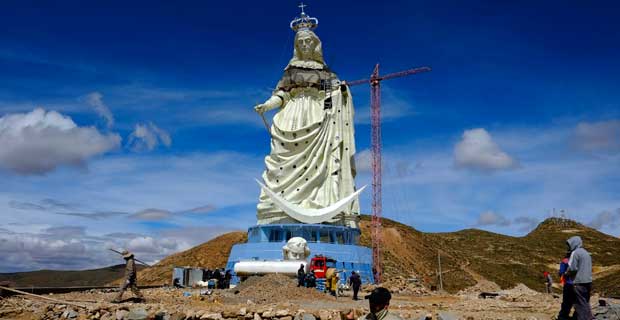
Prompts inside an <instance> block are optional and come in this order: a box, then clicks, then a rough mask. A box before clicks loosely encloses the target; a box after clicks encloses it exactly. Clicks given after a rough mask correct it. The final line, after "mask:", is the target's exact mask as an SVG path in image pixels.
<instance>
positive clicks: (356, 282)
mask: <svg viewBox="0 0 620 320" xmlns="http://www.w3.org/2000/svg"><path fill="white" fill-rule="evenodd" d="M349 282H350V283H351V286H352V287H356V288H359V287H360V286H361V285H362V278H360V275H359V274H357V273H354V274H352V275H351V276H350V277H349Z"/></svg>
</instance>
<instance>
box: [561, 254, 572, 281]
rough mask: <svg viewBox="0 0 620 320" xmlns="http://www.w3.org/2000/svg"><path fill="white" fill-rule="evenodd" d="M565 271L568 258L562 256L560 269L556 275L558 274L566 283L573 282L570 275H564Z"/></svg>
mask: <svg viewBox="0 0 620 320" xmlns="http://www.w3.org/2000/svg"><path fill="white" fill-rule="evenodd" d="M566 271H568V259H566V258H564V259H562V262H560V271H559V272H558V275H559V276H560V279H561V280H564V282H565V283H566V284H573V280H571V278H570V277H567V276H565V275H564V274H565V273H566Z"/></svg>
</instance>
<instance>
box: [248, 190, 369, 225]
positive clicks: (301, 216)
mask: <svg viewBox="0 0 620 320" xmlns="http://www.w3.org/2000/svg"><path fill="white" fill-rule="evenodd" d="M255 180H256V182H257V183H258V184H259V185H260V186H261V187H262V188H263V190H265V193H267V195H268V196H269V198H271V200H272V201H273V203H275V204H276V205H277V206H278V208H280V209H281V210H282V211H284V212H285V213H286V214H288V215H289V216H290V217H291V218H293V219H295V220H297V221H299V222H302V223H308V224H311V223H322V222H325V221H328V220H331V219H332V218H334V217H335V216H336V215H337V214H339V213H340V212H341V211H342V210H344V208H345V207H346V206H347V205H348V204H349V203H351V201H353V200H354V199H355V198H356V197H357V196H358V195H359V194H360V193H361V192H362V191H364V189H365V188H366V186H363V187H361V188H360V189H359V190H357V191H355V192H353V193H352V194H350V195H348V196H347V197H345V198H342V199H340V200H339V201H337V202H335V203H334V204H332V205H330V206H328V207H325V208H321V209H308V208H302V207H300V206H298V205H295V204H293V203H290V202H288V201H286V200H285V199H284V198H282V197H280V196H279V195H278V194H277V193H275V192H273V191H271V189H269V188H268V187H267V186H266V185H264V184H263V183H262V182H260V181H258V179H255Z"/></svg>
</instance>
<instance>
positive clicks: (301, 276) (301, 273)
mask: <svg viewBox="0 0 620 320" xmlns="http://www.w3.org/2000/svg"><path fill="white" fill-rule="evenodd" d="M305 279H306V267H305V266H304V264H303V263H302V264H301V265H300V266H299V270H297V286H298V287H303V286H304V282H305Z"/></svg>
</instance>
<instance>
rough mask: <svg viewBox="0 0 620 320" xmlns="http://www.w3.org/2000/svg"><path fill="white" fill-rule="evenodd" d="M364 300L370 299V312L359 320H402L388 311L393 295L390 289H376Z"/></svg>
mask: <svg viewBox="0 0 620 320" xmlns="http://www.w3.org/2000/svg"><path fill="white" fill-rule="evenodd" d="M364 298H365V299H368V304H369V306H370V312H369V313H368V314H367V315H365V316H363V317H360V318H359V319H358V320H402V318H401V317H399V316H398V315H396V314H394V313H391V312H389V311H388V307H389V306H390V300H391V299H392V294H390V291H389V290H388V289H386V288H383V287H378V288H375V289H374V290H372V292H370V294H369V295H367V296H365V297H364Z"/></svg>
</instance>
